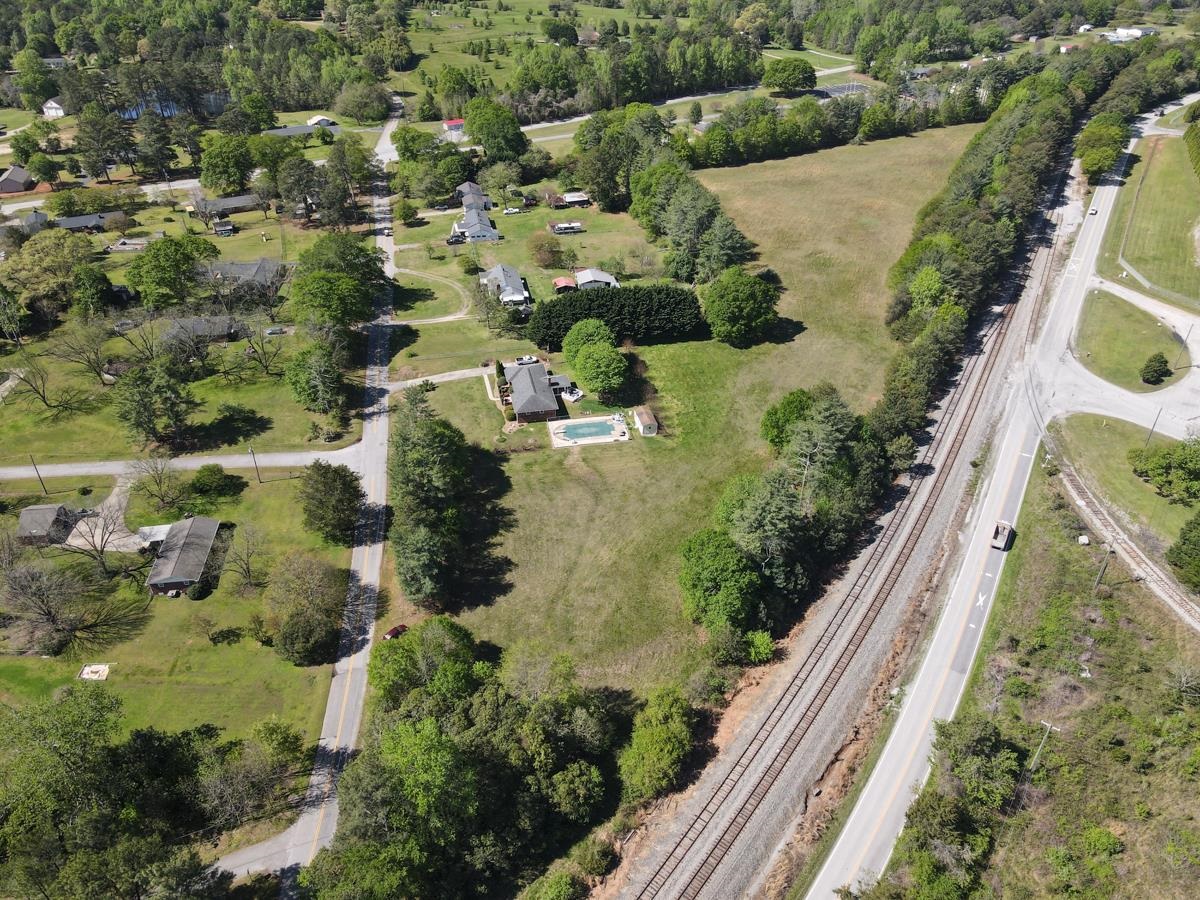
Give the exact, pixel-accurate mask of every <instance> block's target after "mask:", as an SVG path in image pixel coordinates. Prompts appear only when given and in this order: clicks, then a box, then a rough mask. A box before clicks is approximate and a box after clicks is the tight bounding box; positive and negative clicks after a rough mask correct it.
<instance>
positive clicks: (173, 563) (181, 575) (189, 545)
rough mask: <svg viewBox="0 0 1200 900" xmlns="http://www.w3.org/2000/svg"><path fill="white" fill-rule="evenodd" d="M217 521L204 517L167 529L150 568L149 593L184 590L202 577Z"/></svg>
mask: <svg viewBox="0 0 1200 900" xmlns="http://www.w3.org/2000/svg"><path fill="white" fill-rule="evenodd" d="M219 528H220V523H219V522H218V521H217V520H216V519H210V518H208V517H207V516H195V517H193V518H191V519H184V520H183V521H182V522H176V523H175V524H174V525H172V526H171V527H170V529H169V530H168V531H167V535H166V537H165V538H163V542H162V544H161V545H160V546H159V548H158V556H157V557H155V559H154V565H153V566H151V568H150V577H149V578H147V579H146V586H147V587H148V588H150V593H152V594H171V593H174V592H176V591H180V592H182V591H186V590H187V589H188V588H190V587H191V586H192V585H194V584H195V583H196V582H198V581H199V580H200V579H201V578H202V577H203V576H204V567H205V566H206V565H208V555H209V554H210V553H211V552H212V546H213V541H215V540H216V537H217V530H218V529H219Z"/></svg>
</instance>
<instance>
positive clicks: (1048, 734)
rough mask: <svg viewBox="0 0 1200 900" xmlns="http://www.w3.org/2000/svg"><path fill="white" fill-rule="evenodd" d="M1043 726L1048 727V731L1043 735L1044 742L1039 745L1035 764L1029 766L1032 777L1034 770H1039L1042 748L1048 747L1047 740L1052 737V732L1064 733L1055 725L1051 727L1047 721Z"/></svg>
mask: <svg viewBox="0 0 1200 900" xmlns="http://www.w3.org/2000/svg"><path fill="white" fill-rule="evenodd" d="M1042 724H1043V725H1045V726H1046V730H1045V732H1044V733H1043V734H1042V742H1041V743H1040V744H1038V748H1037V750H1036V751H1035V752H1034V754H1033V762H1031V763H1030V764H1029V774H1030V775H1032V774H1033V772H1034V770H1035V769H1036V768H1037V763H1038V757H1039V756H1041V755H1042V748H1043V747H1045V746H1046V739H1047V738H1048V737H1050V732H1051V731H1062V729H1061V728H1059V727H1057V726H1055V725H1051V724H1050V723H1049V722H1047V721H1045V720H1043V721H1042Z"/></svg>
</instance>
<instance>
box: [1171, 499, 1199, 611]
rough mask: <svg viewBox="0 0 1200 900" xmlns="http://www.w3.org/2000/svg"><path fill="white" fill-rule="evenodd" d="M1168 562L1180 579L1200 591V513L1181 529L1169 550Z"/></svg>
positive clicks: (1194, 589)
mask: <svg viewBox="0 0 1200 900" xmlns="http://www.w3.org/2000/svg"><path fill="white" fill-rule="evenodd" d="M1167 562H1169V563H1170V564H1171V565H1172V566H1173V567H1174V569H1175V574H1176V575H1178V576H1179V580H1180V581H1182V582H1183V583H1184V584H1185V585H1187V586H1188V587H1189V588H1191V589H1192V590H1193V591H1198V592H1200V513H1197V514H1196V515H1194V516H1192V517H1191V518H1190V519H1188V521H1187V523H1186V524H1185V525H1184V526H1183V528H1182V529H1180V531H1179V539H1178V540H1177V541H1175V543H1174V544H1172V545H1171V547H1170V549H1168V550H1167Z"/></svg>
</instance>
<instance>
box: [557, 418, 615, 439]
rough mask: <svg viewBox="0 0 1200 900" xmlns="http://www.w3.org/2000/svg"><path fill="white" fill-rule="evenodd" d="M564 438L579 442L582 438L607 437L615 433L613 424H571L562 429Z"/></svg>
mask: <svg viewBox="0 0 1200 900" xmlns="http://www.w3.org/2000/svg"><path fill="white" fill-rule="evenodd" d="M561 433H562V436H563V437H565V438H570V439H571V440H573V441H577V440H579V439H580V438H594V437H607V436H608V435H610V434H612V433H613V425H612V422H570V423H568V424H566V425H564V426H563V427H562V432H561Z"/></svg>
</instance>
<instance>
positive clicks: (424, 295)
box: [392, 284, 437, 313]
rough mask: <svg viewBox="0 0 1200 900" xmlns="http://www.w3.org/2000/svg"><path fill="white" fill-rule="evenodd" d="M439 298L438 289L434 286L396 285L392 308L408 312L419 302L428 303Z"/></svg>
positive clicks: (396, 310)
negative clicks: (434, 288)
mask: <svg viewBox="0 0 1200 900" xmlns="http://www.w3.org/2000/svg"><path fill="white" fill-rule="evenodd" d="M436 299H437V291H435V290H433V288H428V287H419V286H407V287H406V286H403V285H399V284H398V285H396V286H395V288H394V290H393V291H392V309H393V310H394V311H395V312H398V313H400V312H406V311H407V310H410V309H412V308H413V307H414V306H416V305H417V304H418V303H428V302H430V301H433V300H436Z"/></svg>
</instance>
